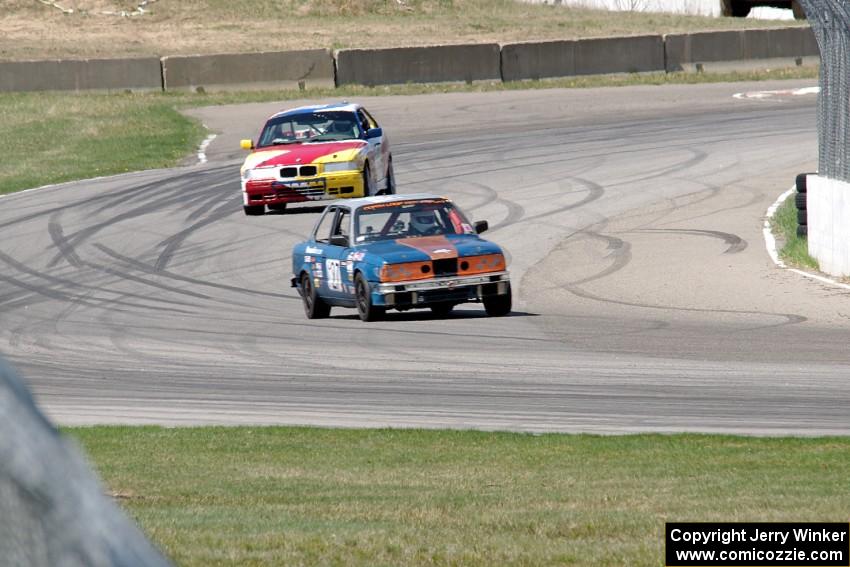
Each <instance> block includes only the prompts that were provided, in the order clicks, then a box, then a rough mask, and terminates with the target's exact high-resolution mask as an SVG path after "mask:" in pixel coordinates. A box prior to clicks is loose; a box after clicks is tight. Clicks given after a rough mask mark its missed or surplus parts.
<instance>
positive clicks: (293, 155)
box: [254, 140, 366, 167]
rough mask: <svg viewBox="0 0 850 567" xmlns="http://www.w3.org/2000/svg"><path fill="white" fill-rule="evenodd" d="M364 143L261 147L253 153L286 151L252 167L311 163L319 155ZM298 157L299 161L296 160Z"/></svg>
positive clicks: (351, 148) (354, 147)
mask: <svg viewBox="0 0 850 567" xmlns="http://www.w3.org/2000/svg"><path fill="white" fill-rule="evenodd" d="M365 145H366V142H361V141H359V140H356V141H351V142H316V143H314V144H291V145H288V146H274V147H272V148H261V149H259V150H257V151H256V152H254V153H255V154H262V153H263V152H264V151H268V152H273V151H274V152H279V151H281V150H286V153H285V154H282V155H276V156H274V157H272V158H269V159H267V160H266V161H264V162H262V163H259V164H257V165H256V166H254V167H260V166H271V165H294V164H304V163H313V161H315V160H316V159H318V158H320V157H323V156H327V155H331V154H335V153H338V152H343V151H345V150H355V149H359V148H362V147H363V146H365ZM299 158H300V161H298V160H299Z"/></svg>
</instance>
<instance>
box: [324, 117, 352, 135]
mask: <svg viewBox="0 0 850 567" xmlns="http://www.w3.org/2000/svg"><path fill="white" fill-rule="evenodd" d="M330 130H331V132H333V133H335V134H345V135H347V136H353V135H354V123H353V122H351V121H349V120H336V121H334V122H333V123H331V127H330Z"/></svg>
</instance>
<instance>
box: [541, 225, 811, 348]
mask: <svg viewBox="0 0 850 567" xmlns="http://www.w3.org/2000/svg"><path fill="white" fill-rule="evenodd" d="M604 224H606V225H607V221H606V222H605V223H604ZM596 230H597V231H598V230H601V229H600V228H596ZM597 231H594V230H591V227H588V228H586V229H582V230H579V231H576V232H574V233H572V234H571V235H569V236H568V237H567V238H566V239H564V241H562V243H561V245H559V248H560V247H562V246H563V245H564V244H565V243H566V242H567V241H569V240H571V239H572V238H573V237H575V236H589V237H591V238H597V239H601V240H603V241H605V242H606V243H607V244H608V249H609V250H613V251H614V253H613V257H614V263H613V264H612V265H611V266H609V267H607V268H605V269H603V270H601V271H600V272H598V273H596V274H594V275H592V276H589V277H586V278H582V279H581V280H577V281H575V282H569V283H562V284H556V285H555V286H554V287H553V288H550V289H563V290H565V291H567V292H569V293H572V294H573V295H575V296H577V297H581V298H583V299H588V300H591V301H599V302H602V303H608V304H613V305H622V306H626V307H637V308H641V309H654V310H662V311H678V312H693V313H710V314H713V313H724V314H731V315H756V316H765V317H780V318H783V319H785V321H784V322H781V323H777V324H774V325H759V326H755V327H750V328H747V329H742V330H741V331H740V332H744V331H746V332H752V331H756V330H761V329H771V328H778V327H783V326H787V325H796V324H799V323H804V322H806V321H807V320H808V318H807V317H804V316H802V315H797V314H794V313H768V312H761V311H753V310H733V309H703V308H697V307H673V306H662V305H650V304H643V303H637V302H629V301H623V300H618V299H612V298H604V297H601V296H598V295H595V294H593V293H591V292H588V291H585V290H584V289H582V288H581V287H579V286H581V285H584V284H587V283H589V282H592V281H597V280H599V279H602V278H605V277H608V276H610V275H612V274H614V273H616V272H618V271H619V270H621V269H623V268H624V267H625V266H626V265H628V263H629V261H630V260H631V245H630V244H629V245H628V246H627V243H626V242H625V241H623V240H622V239H619V238H617V237H613V236H610V235H605V234H602V233H601V232H597ZM733 236H734V235H733ZM609 256H611V254H609Z"/></svg>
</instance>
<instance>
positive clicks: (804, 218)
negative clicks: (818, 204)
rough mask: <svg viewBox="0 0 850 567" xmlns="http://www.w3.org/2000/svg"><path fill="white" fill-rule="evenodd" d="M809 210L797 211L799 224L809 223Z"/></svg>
mask: <svg viewBox="0 0 850 567" xmlns="http://www.w3.org/2000/svg"><path fill="white" fill-rule="evenodd" d="M808 213H809V212H808V211H806V210H802V211H797V224H809V214H808Z"/></svg>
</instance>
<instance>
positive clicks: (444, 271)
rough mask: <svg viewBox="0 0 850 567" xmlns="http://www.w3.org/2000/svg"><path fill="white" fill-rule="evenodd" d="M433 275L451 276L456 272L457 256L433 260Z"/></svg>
mask: <svg viewBox="0 0 850 567" xmlns="http://www.w3.org/2000/svg"><path fill="white" fill-rule="evenodd" d="M433 263H434V275H435V276H453V275H455V274H457V258H443V259H441V260H434V262H433Z"/></svg>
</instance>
